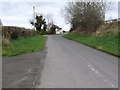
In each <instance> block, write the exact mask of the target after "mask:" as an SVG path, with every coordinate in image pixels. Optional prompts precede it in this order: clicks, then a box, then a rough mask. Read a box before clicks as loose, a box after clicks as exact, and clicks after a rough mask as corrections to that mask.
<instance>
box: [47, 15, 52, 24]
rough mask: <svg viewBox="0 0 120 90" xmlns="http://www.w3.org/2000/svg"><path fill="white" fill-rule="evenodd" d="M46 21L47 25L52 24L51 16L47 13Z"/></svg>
mask: <svg viewBox="0 0 120 90" xmlns="http://www.w3.org/2000/svg"><path fill="white" fill-rule="evenodd" d="M46 19H47V23H48V24H49V23H53V14H51V13H48V14H47V15H46Z"/></svg>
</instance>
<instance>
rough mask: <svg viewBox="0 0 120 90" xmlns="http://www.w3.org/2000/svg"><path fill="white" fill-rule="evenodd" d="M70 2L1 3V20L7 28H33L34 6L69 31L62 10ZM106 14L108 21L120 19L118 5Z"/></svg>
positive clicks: (19, 0) (36, 10)
mask: <svg viewBox="0 0 120 90" xmlns="http://www.w3.org/2000/svg"><path fill="white" fill-rule="evenodd" d="M67 2H68V1H67V0H66V1H65V0H61V1H59V0H58V1H55V0H44V1H43V0H29V1H28V0H17V1H16V0H11V1H10V2H8V1H7V0H4V1H0V19H1V21H2V23H3V25H5V26H19V27H25V28H32V26H31V25H30V23H29V21H30V20H31V19H32V18H33V6H35V12H36V13H42V14H43V15H44V16H46V15H47V14H52V15H53V20H54V22H55V24H56V25H58V26H59V27H61V28H63V29H64V30H66V31H68V30H69V28H70V24H67V23H66V22H65V19H64V17H63V12H62V10H63V9H64V6H65V5H66V3H67ZM110 6H111V7H110V8H109V10H108V11H107V12H106V17H105V18H106V20H108V19H114V18H118V3H117V2H114V3H111V5H110Z"/></svg>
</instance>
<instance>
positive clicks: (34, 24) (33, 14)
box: [33, 6, 35, 30]
mask: <svg viewBox="0 0 120 90" xmlns="http://www.w3.org/2000/svg"><path fill="white" fill-rule="evenodd" d="M33 17H34V30H35V6H33Z"/></svg>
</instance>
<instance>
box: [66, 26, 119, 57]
mask: <svg viewBox="0 0 120 90" xmlns="http://www.w3.org/2000/svg"><path fill="white" fill-rule="evenodd" d="M116 29H117V28H114V29H113V30H112V31H114V33H113V32H107V30H105V31H104V32H102V33H101V35H100V36H90V35H80V34H76V33H69V34H67V35H65V36H64V37H65V38H68V39H71V40H74V41H76V42H79V43H82V44H85V45H87V46H91V47H93V48H96V49H98V50H101V51H104V52H107V53H109V54H112V55H115V56H120V53H118V49H119V50H120V47H118V32H117V30H116ZM115 30H116V32H115Z"/></svg>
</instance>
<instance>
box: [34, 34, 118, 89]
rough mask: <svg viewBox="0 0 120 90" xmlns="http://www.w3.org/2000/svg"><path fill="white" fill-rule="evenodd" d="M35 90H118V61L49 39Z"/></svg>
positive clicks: (62, 40) (59, 38)
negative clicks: (57, 89) (108, 89)
mask: <svg viewBox="0 0 120 90" xmlns="http://www.w3.org/2000/svg"><path fill="white" fill-rule="evenodd" d="M46 47H47V55H46V58H45V60H44V64H45V66H44V68H43V71H42V75H41V77H40V78H39V80H38V82H39V84H36V88H118V58H117V57H115V56H112V55H109V54H107V53H104V52H101V51H99V50H96V49H93V48H91V47H88V46H85V45H82V44H80V43H77V42H74V41H72V40H68V39H65V38H63V37H62V36H61V35H50V36H48V41H47V44H46Z"/></svg>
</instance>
